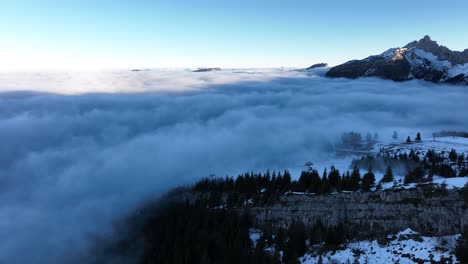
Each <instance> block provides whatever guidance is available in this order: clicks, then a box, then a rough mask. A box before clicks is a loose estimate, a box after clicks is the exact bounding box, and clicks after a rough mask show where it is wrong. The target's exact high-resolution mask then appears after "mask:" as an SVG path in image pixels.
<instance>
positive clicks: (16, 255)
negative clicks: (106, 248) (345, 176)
mask: <svg viewBox="0 0 468 264" xmlns="http://www.w3.org/2000/svg"><path fill="white" fill-rule="evenodd" d="M319 75H320V74H313V73H305V72H299V71H293V70H252V69H250V70H233V71H227V72H226V71H225V72H211V73H192V72H189V71H186V70H152V71H141V72H130V71H118V72H100V73H58V72H55V73H8V74H7V73H2V74H0V87H1V88H0V90H1V91H2V92H1V93H0V237H2V240H3V241H4V242H3V243H2V247H0V262H2V263H3V262H6V263H30V262H35V263H60V262H67V260H68V259H67V258H72V257H73V256H76V255H78V254H80V253H81V252H82V251H84V250H85V249H86V245H87V241H89V239H90V237H93V236H94V235H95V234H99V235H102V234H105V233H106V232H109V231H110V229H111V224H112V222H113V221H115V220H116V219H118V218H119V217H120V216H121V215H123V214H125V213H126V212H128V210H131V209H132V208H134V207H135V206H137V205H138V204H139V203H141V202H142V201H143V200H145V199H146V198H148V197H151V196H154V195H157V194H159V193H161V192H162V191H164V190H167V189H168V188H171V187H174V186H177V185H180V184H187V183H191V182H193V181H194V180H196V179H199V178H201V177H203V176H207V175H209V174H216V175H226V174H237V173H240V172H245V171H251V170H263V169H266V168H270V169H293V170H294V169H298V167H299V166H300V165H301V164H303V163H304V162H305V161H308V160H322V161H323V160H324V159H327V157H328V156H329V155H330V153H329V152H328V150H329V148H330V145H331V144H333V143H334V142H335V141H336V140H337V138H338V136H339V135H340V134H341V133H342V132H347V131H358V132H364V133H365V132H368V131H370V132H378V133H379V134H380V138H381V139H383V140H385V139H386V138H388V139H390V137H391V135H392V133H393V131H394V130H397V131H399V134H400V135H405V136H406V135H413V134H415V132H416V131H421V132H422V133H423V135H424V134H426V135H427V134H429V133H431V132H433V131H438V130H467V129H468V119H467V118H466V112H467V110H468V106H467V104H466V102H467V101H468V90H467V89H466V87H457V86H445V85H433V84H430V83H426V82H420V81H411V82H406V83H395V82H388V81H382V80H377V79H360V80H344V79H325V78H323V77H320V76H319ZM20 90H29V92H19V91H20ZM31 91H34V92H31ZM96 92H99V93H96ZM64 94H67V95H64ZM299 169H300V168H299ZM26 253H27V254H26ZM65 256H66V257H65Z"/></svg>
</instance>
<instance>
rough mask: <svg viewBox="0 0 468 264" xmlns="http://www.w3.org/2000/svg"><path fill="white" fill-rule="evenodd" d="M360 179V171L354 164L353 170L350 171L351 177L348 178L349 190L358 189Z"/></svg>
mask: <svg viewBox="0 0 468 264" xmlns="http://www.w3.org/2000/svg"><path fill="white" fill-rule="evenodd" d="M360 181H361V173H360V172H359V169H358V168H357V166H354V168H353V172H352V173H351V178H350V189H351V191H357V190H359V182H360Z"/></svg>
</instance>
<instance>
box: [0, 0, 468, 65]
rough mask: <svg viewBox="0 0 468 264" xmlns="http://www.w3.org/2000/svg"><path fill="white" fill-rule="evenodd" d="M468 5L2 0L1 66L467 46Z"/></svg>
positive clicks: (314, 58) (269, 58)
mask: <svg viewBox="0 0 468 264" xmlns="http://www.w3.org/2000/svg"><path fill="white" fill-rule="evenodd" d="M467 13H468V1H466V0H447V1H443V2H441V1H436V0H425V1H415V0H407V1H401V0H396V1H385V3H384V1H375V0H374V1H370V0H355V1H347V0H342V1H337V0H327V1H311V0H299V1H293V0H291V1H284V0H282V1H271V0H270V1H263V0H256V1H247V0H237V1H220V0H217V1H205V0H186V1H178V0H171V1H148V0H133V1H131V0H113V1H110V0H99V1H91V0H75V1H63V0H41V1H38V0H29V1H26V0H2V1H1V2H0V32H1V39H0V69H61V68H86V69H91V68H93V69H95V68H133V67H210V66H220V67H281V66H286V67H305V66H308V65H309V64H313V63H317V62H322V61H323V62H328V63H330V64H338V63H341V62H344V61H346V60H349V59H355V58H362V57H365V56H367V55H369V54H376V53H380V52H383V51H384V50H385V49H387V48H390V47H396V46H402V45H404V44H406V43H408V42H410V41H412V40H415V39H419V38H421V37H423V36H424V35H426V34H428V35H430V36H431V37H432V38H433V39H435V40H437V41H438V42H439V43H441V44H443V45H445V46H447V47H449V48H451V49H455V50H463V49H464V48H468V34H467V32H468V31H467V28H468V15H467Z"/></svg>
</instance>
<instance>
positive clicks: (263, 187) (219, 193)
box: [193, 166, 375, 208]
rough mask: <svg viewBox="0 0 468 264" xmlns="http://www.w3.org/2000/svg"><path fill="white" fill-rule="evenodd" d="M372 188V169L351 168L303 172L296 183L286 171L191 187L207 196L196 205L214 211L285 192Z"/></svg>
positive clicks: (270, 198)
mask: <svg viewBox="0 0 468 264" xmlns="http://www.w3.org/2000/svg"><path fill="white" fill-rule="evenodd" d="M374 185H375V175H374V173H373V172H372V169H371V168H369V169H368V171H367V172H366V173H365V174H364V175H361V172H360V170H359V169H358V168H357V167H355V168H354V169H353V170H352V172H349V171H347V172H346V173H342V174H341V173H340V171H339V170H338V169H336V168H335V167H333V166H332V167H331V168H330V170H329V171H327V170H326V169H325V170H324V171H323V173H322V175H320V174H319V173H318V171H316V170H311V171H303V172H302V173H301V175H300V177H299V180H297V181H296V180H291V175H290V173H289V172H288V171H285V172H284V173H281V172H279V173H277V172H273V173H270V171H267V172H266V173H263V174H262V173H245V174H242V175H239V176H238V177H237V178H236V179H234V178H232V177H226V178H211V179H210V178H204V179H202V180H200V181H199V182H197V183H196V184H195V186H194V187H193V190H194V191H195V192H200V193H204V194H208V195H206V196H204V198H201V199H200V200H199V202H200V203H202V204H206V205H207V206H210V207H214V206H219V205H223V204H225V205H226V206H227V207H229V208H230V207H240V206H242V205H244V204H245V203H246V202H247V201H251V202H253V203H255V204H260V205H261V204H265V203H269V202H274V201H277V198H278V197H279V196H280V195H283V194H285V193H288V192H303V193H314V194H328V193H331V192H340V191H359V190H361V191H365V192H368V191H370V190H371V188H372V187H373V186H374Z"/></svg>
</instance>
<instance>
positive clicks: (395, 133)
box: [392, 131, 398, 139]
mask: <svg viewBox="0 0 468 264" xmlns="http://www.w3.org/2000/svg"><path fill="white" fill-rule="evenodd" d="M392 138H393V139H398V133H397V132H396V131H395V132H393V136H392Z"/></svg>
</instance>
